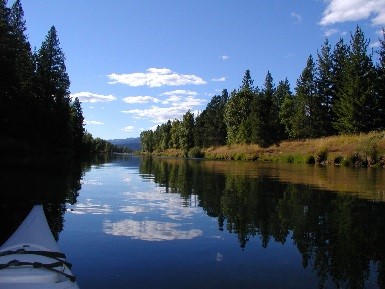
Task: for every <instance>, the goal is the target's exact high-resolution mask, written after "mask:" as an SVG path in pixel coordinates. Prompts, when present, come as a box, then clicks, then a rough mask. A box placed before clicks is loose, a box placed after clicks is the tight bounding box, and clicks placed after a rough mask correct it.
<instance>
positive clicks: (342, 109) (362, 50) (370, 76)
mask: <svg viewBox="0 0 385 289" xmlns="http://www.w3.org/2000/svg"><path fill="white" fill-rule="evenodd" d="M368 45H369V41H367V40H365V37H364V33H363V32H362V30H361V29H360V28H359V27H358V26H357V29H356V31H355V33H354V35H351V41H350V50H349V54H348V61H347V63H346V64H345V66H344V72H343V76H342V88H341V91H340V95H339V97H338V100H337V102H336V107H335V108H336V109H335V113H336V116H337V119H336V122H335V127H336V128H337V129H338V131H339V132H340V133H357V132H368V131H370V130H373V129H374V128H375V127H376V126H377V124H376V122H377V116H378V107H377V105H376V98H375V95H374V85H373V84H374V83H375V70H374V65H373V62H372V59H371V57H370V56H369V55H368V54H367V48H368Z"/></svg>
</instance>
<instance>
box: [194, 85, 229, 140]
mask: <svg viewBox="0 0 385 289" xmlns="http://www.w3.org/2000/svg"><path fill="white" fill-rule="evenodd" d="M228 97H229V96H228V92H227V90H226V89H224V90H223V91H222V95H215V96H213V98H212V99H211V101H210V102H209V103H208V104H207V106H206V109H205V110H204V111H203V112H202V113H201V114H199V115H198V116H197V118H196V123H195V145H196V146H201V147H209V146H213V145H214V146H218V145H224V144H226V136H227V131H226V124H225V122H224V109H225V106H226V103H227V100H228Z"/></svg>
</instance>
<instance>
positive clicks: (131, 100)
mask: <svg viewBox="0 0 385 289" xmlns="http://www.w3.org/2000/svg"><path fill="white" fill-rule="evenodd" d="M123 101H124V102H125V103H129V104H134V103H148V102H159V99H157V98H156V97H152V96H127V97H125V98H123Z"/></svg>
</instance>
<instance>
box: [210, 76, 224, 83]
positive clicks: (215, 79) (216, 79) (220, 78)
mask: <svg viewBox="0 0 385 289" xmlns="http://www.w3.org/2000/svg"><path fill="white" fill-rule="evenodd" d="M211 81H219V82H223V81H226V77H224V76H223V77H219V78H213V79H211Z"/></svg>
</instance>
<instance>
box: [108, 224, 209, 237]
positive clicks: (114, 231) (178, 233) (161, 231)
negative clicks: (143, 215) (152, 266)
mask: <svg viewBox="0 0 385 289" xmlns="http://www.w3.org/2000/svg"><path fill="white" fill-rule="evenodd" d="M178 227H180V225H179V224H176V223H170V222H157V221H134V220H128V219H127V220H122V221H119V222H116V223H111V222H110V221H105V222H104V224H103V230H104V232H105V233H107V234H110V235H114V236H126V237H131V238H133V239H139V240H144V241H171V240H189V239H193V238H196V237H199V236H202V231H201V230H197V229H191V230H187V231H184V230H178V229H177V228H178Z"/></svg>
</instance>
